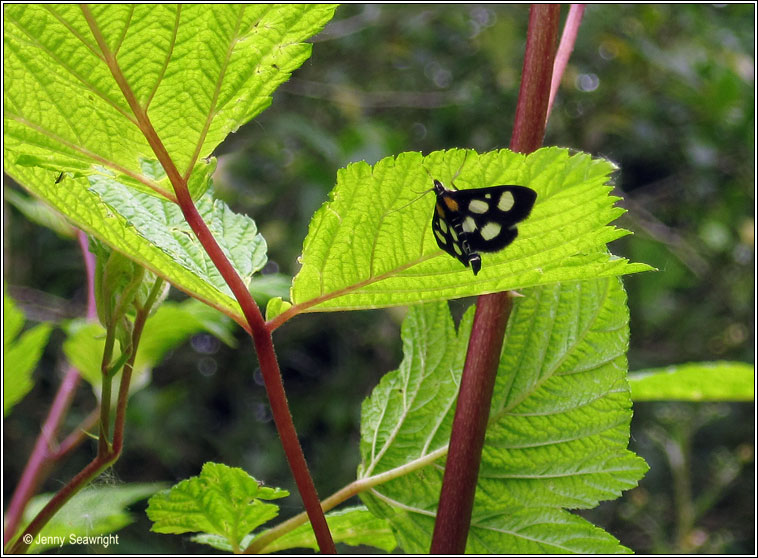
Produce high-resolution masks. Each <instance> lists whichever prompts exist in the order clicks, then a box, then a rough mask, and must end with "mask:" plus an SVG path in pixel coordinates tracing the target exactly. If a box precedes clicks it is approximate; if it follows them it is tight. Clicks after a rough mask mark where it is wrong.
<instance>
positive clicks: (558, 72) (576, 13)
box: [545, 4, 585, 124]
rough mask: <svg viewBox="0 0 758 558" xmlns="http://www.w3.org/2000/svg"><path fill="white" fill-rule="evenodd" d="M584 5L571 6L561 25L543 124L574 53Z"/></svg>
mask: <svg viewBox="0 0 758 558" xmlns="http://www.w3.org/2000/svg"><path fill="white" fill-rule="evenodd" d="M584 8H585V5H584V4H571V7H570V8H569V13H568V15H567V16H566V23H565V24H564V25H563V34H562V35H561V42H560V44H559V45H558V52H556V54H555V64H554V66H553V80H552V83H551V84H550V101H549V102H548V104H547V115H546V116H545V123H546V124H547V120H548V118H550V112H551V111H552V110H553V101H555V96H556V95H557V94H558V87H560V85H561V79H562V78H563V72H564V71H565V70H566V65H567V64H568V61H569V58H570V57H571V53H572V52H573V51H574V44H575V43H576V36H577V34H578V33H579V24H580V23H581V22H582V16H583V15H584Z"/></svg>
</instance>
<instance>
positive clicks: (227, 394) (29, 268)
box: [4, 4, 755, 553]
mask: <svg viewBox="0 0 758 558" xmlns="http://www.w3.org/2000/svg"><path fill="white" fill-rule="evenodd" d="M754 10H755V6H754V5H752V4H741V5H718V6H713V5H702V4H699V5H686V4H676V5H660V4H656V5H637V4H635V5H588V6H587V10H586V12H585V15H584V19H583V21H582V24H581V27H580V29H579V36H578V39H577V44H576V48H575V50H574V52H573V54H572V57H571V60H570V62H569V66H568V68H567V71H566V74H565V76H564V79H563V83H562V86H561V89H560V91H559V94H558V97H557V99H556V104H555V106H554V109H553V113H552V115H551V117H550V121H549V125H548V130H547V135H546V137H545V142H544V143H545V145H559V146H566V147H571V148H575V149H580V150H583V151H587V152H589V153H592V154H595V155H600V156H605V157H608V158H610V159H612V160H613V161H615V162H616V163H617V164H619V165H620V167H621V171H620V173H619V174H618V177H617V182H616V186H617V188H618V189H619V191H620V192H622V193H623V195H624V198H625V200H624V202H623V205H624V206H625V207H627V208H628V209H629V213H628V214H627V215H626V216H625V217H624V218H622V221H621V222H620V223H619V225H620V226H623V227H624V228H628V229H631V230H633V231H634V232H635V236H633V237H627V238H625V239H622V240H620V241H617V242H616V243H614V244H613V245H612V250H613V251H614V252H615V253H617V254H619V255H622V256H624V257H627V258H630V259H631V260H632V261H641V262H645V263H649V264H651V265H654V266H655V267H657V268H658V269H659V270H660V271H658V272H654V273H644V274H638V275H635V276H631V277H628V278H626V279H625V285H626V288H627V290H628V293H629V301H630V308H631V333H632V336H631V346H630V351H629V362H630V369H631V370H635V369H639V368H646V367H659V366H665V365H668V364H673V363H680V362H692V361H700V360H708V361H712V360H741V361H744V362H750V363H752V362H754V352H753V348H754V342H755V341H754V337H755V333H754V332H755V327H754V314H753V309H754V292H755V291H754V286H755V276H754V271H753V270H754V231H755V223H754V211H753V210H754V203H755V198H754V192H755V190H754V184H755V176H754V168H755V167H754V156H755V151H754V130H755V124H754V117H755V115H754V59H753V49H754V44H755V37H754V25H753V24H754V17H755V15H754ZM566 12H567V7H566V6H564V7H563V8H562V15H564V16H565V13H566ZM527 20H528V7H527V6H526V5H478V6H477V5H449V6H446V5H429V4H419V5H394V4H392V5H359V4H351V5H346V6H343V7H341V8H339V9H338V10H337V15H336V17H335V19H334V20H333V22H332V23H331V24H330V25H329V26H328V27H327V28H326V29H325V31H324V32H323V33H322V34H321V35H319V36H317V37H316V38H315V40H314V43H315V44H314V48H313V56H312V58H311V59H310V60H309V61H307V62H306V63H305V64H304V66H303V67H302V68H301V69H300V70H298V71H297V72H296V73H295V74H294V76H293V78H292V79H291V80H290V81H289V82H287V83H285V84H284V85H283V86H282V87H281V88H280V89H279V90H278V92H277V93H276V94H275V95H274V102H273V105H272V106H271V107H270V108H269V109H267V110H266V111H265V112H264V113H263V114H262V115H261V116H260V117H259V118H257V119H256V120H255V121H254V122H252V123H250V124H248V125H246V126H245V127H243V128H241V129H240V130H239V131H238V132H237V133H236V134H233V135H232V136H230V137H229V138H228V140H227V141H226V142H225V143H224V144H223V145H222V147H221V149H220V150H219V151H218V153H216V155H217V156H218V158H219V161H218V163H219V164H218V171H217V172H216V175H215V187H216V190H217V192H218V195H219V196H220V197H222V198H223V199H224V200H225V201H226V202H227V203H228V204H229V205H230V206H231V207H233V208H234V209H235V210H237V211H239V212H242V213H247V214H249V215H250V216H251V217H253V218H254V219H255V220H256V222H257V224H258V226H259V228H260V231H261V232H262V234H263V235H264V237H265V238H266V242H267V243H268V246H269V259H270V262H269V265H268V266H267V269H266V270H265V271H267V272H274V271H277V270H278V271H280V272H283V273H286V274H290V275H291V274H293V273H295V272H296V271H297V269H298V263H297V256H298V255H299V254H300V251H301V248H302V240H303V238H304V237H305V233H306V231H307V226H308V221H309V219H310V216H311V215H312V214H313V212H314V211H315V210H316V209H317V208H318V207H319V205H320V204H321V203H323V202H324V201H325V200H326V198H327V193H328V192H329V190H330V189H331V187H332V186H333V185H334V182H335V176H336V171H337V169H338V168H339V167H342V166H345V165H346V164H347V163H349V162H352V161H357V160H366V161H367V162H369V163H374V162H375V161H377V160H378V159H380V158H382V157H385V156H388V155H392V154H396V153H399V152H402V151H409V150H416V151H423V152H424V153H427V152H429V151H433V150H437V149H444V148H450V147H471V148H475V149H477V150H480V151H487V150H491V149H495V148H500V147H506V146H507V145H508V143H509V141H510V133H511V127H512V123H513V113H514V109H515V102H516V98H517V94H518V87H519V79H520V73H521V64H522V57H523V47H524V41H525V32H526V26H527ZM6 233H7V234H6V244H5V257H6V280H7V281H8V282H9V283H10V284H11V285H21V286H25V287H31V288H33V289H38V290H39V291H44V292H45V293H47V295H46V298H45V301H46V302H48V304H50V298H49V295H53V296H55V297H60V299H52V302H53V303H54V304H53V306H55V307H56V309H57V310H60V308H61V307H62V303H61V299H62V300H70V299H74V300H78V301H83V294H84V272H83V265H82V264H81V263H80V262H81V258H80V257H79V255H78V247H77V246H76V245H75V244H74V243H71V242H70V241H69V240H66V239H59V238H57V237H56V236H55V235H54V233H52V232H50V231H48V230H43V229H40V228H39V227H37V226H34V225H30V224H29V223H27V222H26V221H24V218H23V217H22V216H21V215H20V214H19V213H17V212H16V211H15V210H7V213H6ZM11 293H13V290H11ZM175 296H178V295H176V294H175ZM56 301H57V303H56ZM461 306H462V303H461V302H454V303H452V307H453V309H454V311H455V312H456V313H460V311H461ZM66 308H67V309H68V308H69V307H68V306H66ZM69 312H70V310H69ZM403 314H404V310H403V309H392V310H388V311H373V312H353V313H339V314H330V313H327V314H309V315H304V316H300V317H298V318H295V319H294V320H293V321H292V322H290V323H287V324H286V325H285V326H284V327H282V328H281V329H280V330H278V331H277V332H276V334H275V343H276V347H277V352H278V356H279V362H280V365H281V368H282V372H283V375H284V382H285V386H286V388H287V390H288V395H289V401H290V405H291V407H292V409H293V413H294V419H295V423H296V426H297V427H298V431H299V433H300V436H301V440H302V442H303V445H304V450H305V453H306V456H307V458H308V460H309V465H310V468H311V471H312V472H313V474H314V479H315V482H316V485H317V487H318V489H319V493H320V494H321V495H328V494H330V493H331V492H333V491H334V490H336V489H338V488H340V487H341V486H343V485H344V484H346V483H347V482H349V481H350V480H351V479H354V478H355V477H354V475H355V468H356V466H357V464H358V458H359V456H358V446H357V444H358V430H357V429H358V418H359V408H360V403H361V400H362V399H363V398H364V397H365V396H366V395H367V394H368V393H369V391H370V390H371V388H372V387H373V386H374V385H375V384H376V383H377V381H378V379H379V378H380V377H381V375H382V374H383V373H385V372H387V371H389V370H392V369H393V368H395V367H396V366H397V364H398V363H399V361H400V336H399V322H400V319H401V317H402V315H403ZM42 315H44V314H42ZM55 315H57V316H60V312H55ZM238 339H239V340H240V344H239V349H238V350H236V351H233V350H231V349H228V348H226V347H222V346H221V345H220V343H219V342H218V341H216V340H214V339H213V338H212V337H209V336H207V335H198V336H196V337H195V338H194V339H193V341H192V343H191V344H190V345H189V346H187V347H186V349H185V350H182V351H177V352H176V353H175V354H174V355H173V356H172V357H171V358H170V359H169V360H168V361H167V362H166V363H165V364H164V365H163V366H160V367H158V368H157V369H156V370H155V373H154V384H153V386H151V387H150V388H148V389H146V390H144V391H142V392H140V393H139V394H138V395H136V396H135V397H134V398H133V400H132V401H131V403H130V409H129V412H130V417H129V422H128V426H127V439H126V449H125V452H124V456H123V457H122V459H121V461H120V462H119V463H118V464H117V466H116V474H117V475H118V477H119V479H120V480H122V481H127V482H128V481H166V480H168V481H174V480H176V479H181V478H186V477H189V476H192V475H196V474H198V472H199V471H200V468H201V466H202V464H203V463H204V462H205V461H207V460H216V461H223V462H224V463H226V464H227V465H230V466H238V467H242V468H243V469H245V470H246V471H248V472H249V473H250V474H252V475H254V476H255V477H256V478H261V479H265V481H266V482H267V484H269V485H275V486H281V487H283V488H286V489H289V490H291V491H292V492H293V493H295V491H294V490H293V488H294V487H293V486H292V480H291V478H290V474H289V471H288V469H287V467H286V466H285V464H284V460H283V454H282V451H281V448H280V447H279V445H278V439H277V436H276V433H275V430H274V427H273V424H272V423H271V420H270V412H269V409H268V406H267V402H266V397H265V393H264V390H263V386H262V384H261V382H260V378H259V375H260V374H259V372H256V373H254V374H251V369H252V368H254V367H255V362H256V361H255V355H254V353H253V350H252V347H251V346H250V343H249V342H248V341H246V340H245V339H244V336H243V335H242V333H241V332H240V333H239V334H238ZM58 340H59V341H60V339H58ZM59 357H60V353H59V352H58V353H56V352H55V347H54V346H53V347H52V348H50V349H48V351H47V353H46V360H44V361H43V366H42V369H41V371H38V372H37V373H36V374H35V378H36V380H37V381H38V385H37V387H36V388H35V389H34V390H33V391H32V393H31V394H30V396H28V397H27V398H26V399H25V400H24V401H22V402H21V403H20V404H19V405H18V407H17V408H16V410H15V417H14V416H12V417H10V420H6V430H5V444H6V447H12V448H13V449H14V451H13V453H12V454H7V455H12V456H14V457H13V458H12V459H7V460H6V465H5V471H4V474H5V479H6V481H7V482H8V483H9V484H8V485H9V486H12V485H15V482H16V480H17V479H18V475H19V473H20V471H21V468H22V467H23V464H24V461H25V458H26V456H27V455H28V453H29V451H30V449H31V446H32V444H33V440H34V437H35V436H36V434H37V428H38V427H37V424H38V423H39V422H40V421H41V420H42V417H43V413H44V412H45V411H46V409H47V406H48V405H49V402H50V401H51V398H52V394H53V393H54V390H55V389H56V388H57V385H58V379H57V374H56V359H57V358H59ZM76 404H78V407H77V406H76ZM76 404H75V407H74V409H75V410H74V412H73V413H72V418H71V421H70V424H69V425H68V426H69V428H70V427H73V426H74V425H75V424H76V420H77V418H78V419H80V418H81V416H82V415H83V414H86V412H87V411H88V409H90V408H91V406H92V405H93V401H92V399H91V397H89V398H87V397H84V396H82V398H81V400H77V402H76ZM77 409H79V410H77ZM753 412H754V410H753V407H752V405H750V404H737V403H735V404H729V405H727V404H666V403H644V404H638V405H635V419H634V423H633V440H632V447H631V449H633V450H634V451H636V452H637V453H639V454H640V455H642V456H643V457H644V458H645V459H646V460H647V461H648V463H649V464H650V465H651V471H650V473H649V474H648V475H647V477H646V478H645V479H644V480H643V481H642V483H641V486H640V487H639V488H638V489H635V490H633V491H630V492H628V493H627V494H625V496H624V498H622V499H620V500H618V501H616V502H612V503H608V504H607V505H603V506H601V508H599V509H597V510H592V511H591V512H587V513H584V514H583V515H586V516H588V517H591V519H592V520H593V521H596V522H598V523H599V524H601V525H603V526H604V527H605V528H607V529H609V530H610V532H612V533H613V534H614V535H615V536H617V537H618V538H619V539H620V540H621V542H622V543H623V544H624V545H626V546H629V547H630V548H632V549H634V550H635V551H636V552H640V553H653V552H660V553H677V552H693V553H695V552H703V553H749V552H752V550H753V549H754V544H755V541H754V529H753V528H754V520H755V507H754V501H753V499H752V495H753V494H754V476H753V474H752V464H753V451H754V448H753V446H752V440H753V439H754V420H753V419H754V416H753ZM77 413H78V414H77ZM20 417H24V420H21V419H20ZM30 419H31V420H30ZM672 448H679V450H680V454H681V455H682V456H683V460H684V461H683V462H682V461H681V460H680V461H679V462H677V461H676V460H675V459H672V451H673V450H672ZM82 453H85V452H83V451H82V452H80V455H79V457H80V458H81V459H79V458H77V459H73V460H72V461H71V462H68V463H66V464H65V465H64V466H63V467H62V468H61V469H58V470H56V472H55V478H57V479H60V478H69V477H70V476H71V475H72V474H74V473H75V472H76V471H77V470H78V468H80V467H81V465H82V463H83V462H85V460H86V456H82V455H81V454H82ZM725 471H726V472H728V474H725V473H724V472H725ZM48 484H49V486H45V487H43V489H54V488H56V487H57V486H58V481H54V480H50V481H48ZM6 494H8V491H6ZM288 500H289V502H288ZM281 503H282V505H283V508H282V515H283V516H287V515H289V514H292V513H296V512H297V511H299V510H300V509H301V507H300V506H301V504H300V502H299V500H298V498H297V496H293V497H290V499H285V500H283V501H282V502H281ZM146 528H147V522H146V521H145V522H138V523H137V525H136V526H135V527H131V528H129V529H127V530H125V531H124V536H125V539H123V540H124V541H125V542H124V543H123V544H122V545H120V547H119V549H118V551H119V552H140V551H142V552H145V551H149V552H162V551H164V552H185V553H187V552H200V553H202V552H204V550H203V549H202V547H199V546H194V545H192V544H191V543H188V542H186V541H185V542H183V543H182V542H181V541H178V538H177V541H176V544H179V545H182V546H181V547H180V548H169V545H170V544H171V543H170V542H169V541H168V540H167V538H163V539H160V537H158V536H157V535H153V534H150V535H145V532H144V531H145V530H146ZM128 533H133V538H130V537H129V535H128ZM72 550H75V549H72Z"/></svg>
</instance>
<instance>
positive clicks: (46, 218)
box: [3, 188, 76, 238]
mask: <svg viewBox="0 0 758 558" xmlns="http://www.w3.org/2000/svg"><path fill="white" fill-rule="evenodd" d="M3 197H4V198H5V201H7V202H8V203H10V204H11V205H12V206H13V207H15V208H16V209H18V210H19V211H20V212H21V213H22V214H23V215H24V217H26V218H27V219H29V221H31V222H32V223H37V224H38V225H42V226H43V227H47V228H48V229H50V230H52V231H53V232H55V234H57V235H58V236H61V237H63V238H74V236H75V235H76V229H74V227H72V226H71V225H70V224H69V223H68V221H66V219H65V218H64V217H63V216H62V215H61V214H60V213H58V212H57V211H55V210H54V209H52V208H51V207H50V206H49V205H47V204H46V203H44V202H41V201H40V200H38V199H36V198H33V197H31V196H24V195H21V194H19V193H18V192H16V191H15V190H11V189H10V188H3Z"/></svg>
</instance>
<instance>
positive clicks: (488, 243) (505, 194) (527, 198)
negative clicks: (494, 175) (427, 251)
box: [432, 179, 537, 275]
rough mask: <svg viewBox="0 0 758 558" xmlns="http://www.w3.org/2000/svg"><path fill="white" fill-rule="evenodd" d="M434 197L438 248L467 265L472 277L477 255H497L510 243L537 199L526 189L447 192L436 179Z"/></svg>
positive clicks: (476, 268) (478, 267)
mask: <svg viewBox="0 0 758 558" xmlns="http://www.w3.org/2000/svg"><path fill="white" fill-rule="evenodd" d="M453 187H455V185H453ZM434 193H435V194H436V195H437V203H436V204H435V207H434V215H433V217H432V231H434V238H435V240H436V241H437V245H438V246H439V247H440V248H442V249H443V250H444V251H445V252H447V253H448V254H450V255H451V256H453V257H454V258H457V259H458V260H460V262H461V263H462V264H463V265H465V266H466V267H468V266H469V265H470V266H471V269H472V271H473V272H474V275H476V274H477V273H479V270H481V268H482V258H481V256H480V255H479V252H498V251H500V250H502V249H503V248H505V247H506V246H508V245H509V244H510V243H511V242H513V241H514V240H515V238H516V236H517V235H518V230H517V229H516V224H518V223H520V222H521V221H523V220H524V219H526V218H527V217H528V216H529V213H531V211H532V207H533V206H534V201H535V200H536V199H537V192H535V191H534V190H532V189H531V188H527V187H526V186H514V185H504V186H490V187H489V188H474V189H471V190H458V189H455V190H450V189H448V188H445V186H444V185H443V184H442V182H440V181H439V180H436V179H435V180H434Z"/></svg>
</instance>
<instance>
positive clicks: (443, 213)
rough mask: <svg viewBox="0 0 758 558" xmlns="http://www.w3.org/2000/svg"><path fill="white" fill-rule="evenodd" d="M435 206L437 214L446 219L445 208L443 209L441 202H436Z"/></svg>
mask: <svg viewBox="0 0 758 558" xmlns="http://www.w3.org/2000/svg"><path fill="white" fill-rule="evenodd" d="M435 207H436V208H437V215H439V216H440V217H441V218H443V219H444V218H445V210H444V209H442V206H441V205H440V204H439V203H438V204H436V205H435Z"/></svg>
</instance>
